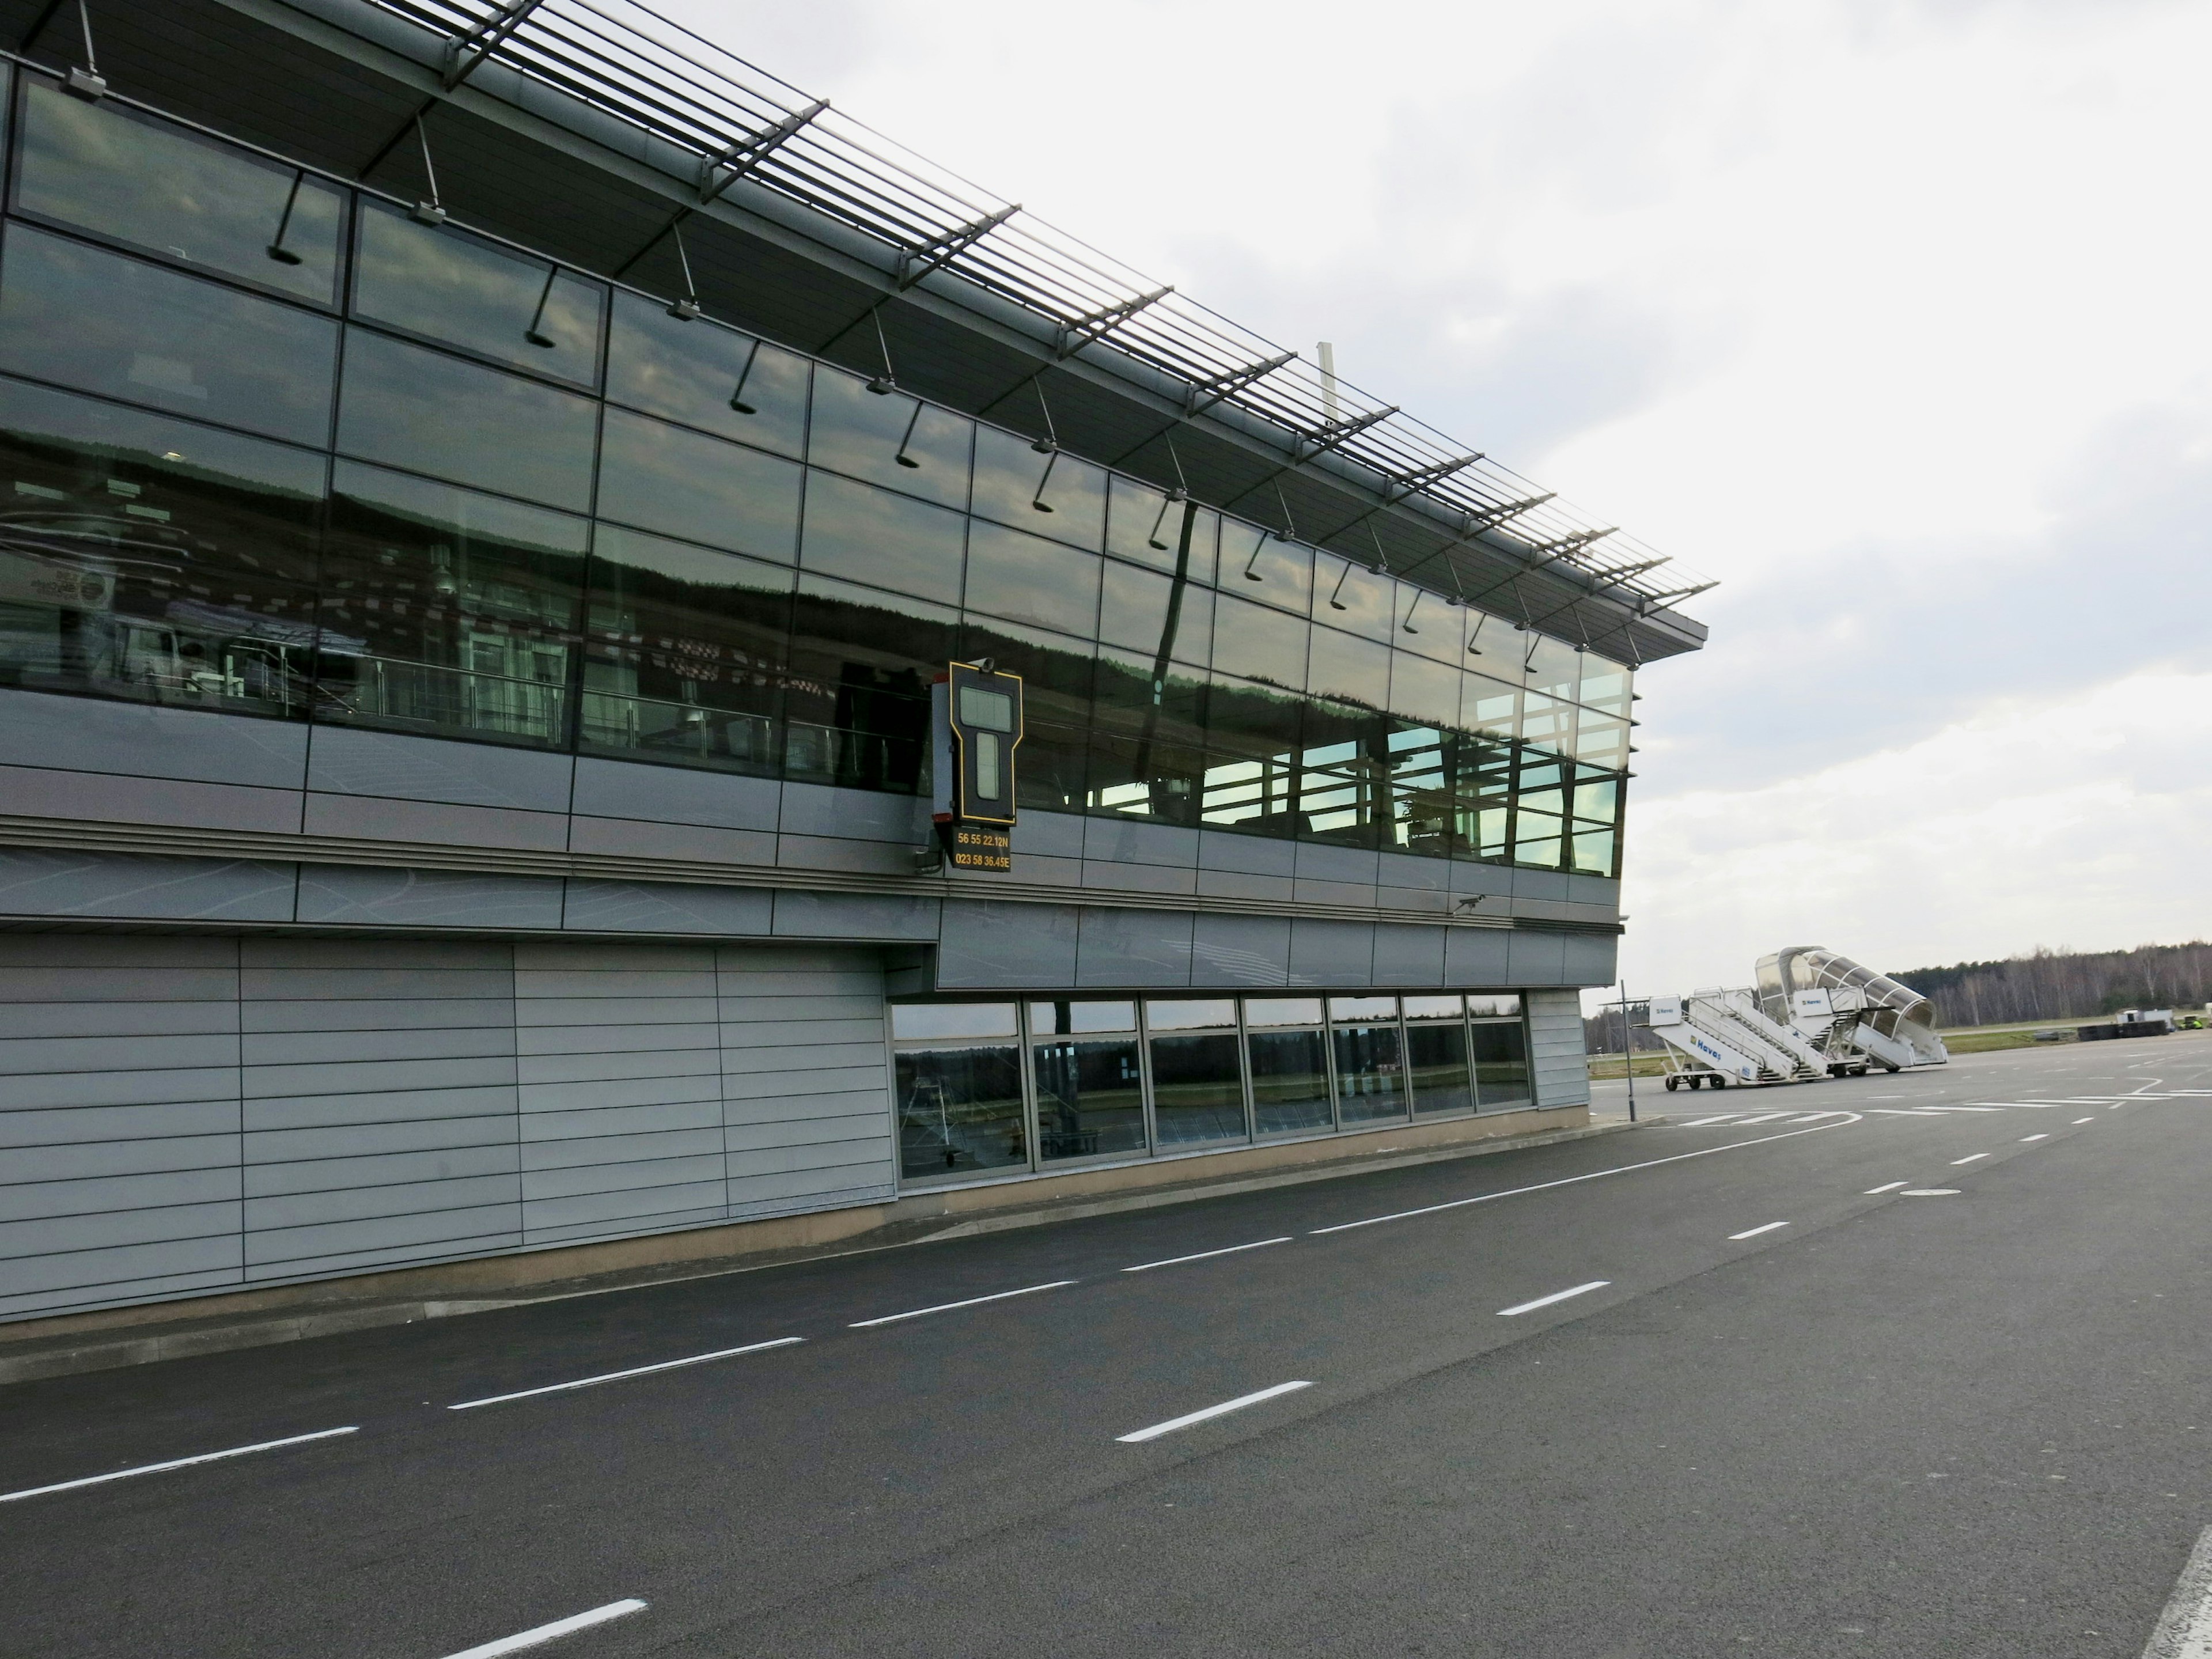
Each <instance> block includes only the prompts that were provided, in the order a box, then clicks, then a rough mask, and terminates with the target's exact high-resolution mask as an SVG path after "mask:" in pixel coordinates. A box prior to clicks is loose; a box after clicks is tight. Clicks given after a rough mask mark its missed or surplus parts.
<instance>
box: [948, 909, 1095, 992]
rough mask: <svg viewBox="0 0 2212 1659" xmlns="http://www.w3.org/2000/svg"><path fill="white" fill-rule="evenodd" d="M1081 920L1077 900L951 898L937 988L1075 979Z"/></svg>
mask: <svg viewBox="0 0 2212 1659" xmlns="http://www.w3.org/2000/svg"><path fill="white" fill-rule="evenodd" d="M1077 921H1078V917H1077V912H1076V909H1075V907H1074V906H1073V905H1059V904H1009V903H1005V902H993V901H992V900H990V899H947V900H945V920H944V923H943V931H942V933H941V936H940V943H939V947H938V952H937V987H938V989H939V990H941V991H953V990H999V989H1001V988H1009V989H1011V988H1017V987H1018V988H1021V989H1031V988H1036V989H1050V988H1054V987H1060V986H1067V985H1073V984H1074V983H1075V953H1076V934H1077Z"/></svg>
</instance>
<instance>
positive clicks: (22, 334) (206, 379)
mask: <svg viewBox="0 0 2212 1659" xmlns="http://www.w3.org/2000/svg"><path fill="white" fill-rule="evenodd" d="M0 367H4V368H9V369H12V370H14V371H15V372H16V373H18V374H35V375H37V376H39V377H40V378H41V379H44V380H59V381H61V382H63V383H64V385H68V386H82V387H83V388H84V389H85V390H87V391H88V392H106V394H108V395H109V396H110V397H115V398H128V399H129V400H130V401H131V402H132V403H140V404H155V406H157V407H160V408H163V409H168V410H174V411H176V412H177V413H179V414H185V415H192V416H200V417H203V418H204V419H207V420H211V421H221V422H225V423H226V424H228V425H231V426H242V427H245V428H247V429H248V430H251V431H254V432H263V433H266V434H268V435H270V437H273V438H289V439H291V440H293V441H295V442H299V443H310V444H314V445H316V446H318V447H320V446H321V445H323V444H325V443H326V442H328V441H329V438H330V424H331V375H332V374H333V372H334V370H335V368H336V367H337V324H336V323H334V322H332V321H331V319H329V318H327V317H320V316H317V315H316V314H315V313H313V312H307V311H301V310H300V309H299V308H298V307H294V306H288V305H280V304H278V303H277V302H276V301H272V300H262V299H256V298H255V297H253V296H252V295H247V294H241V293H240V292H239V291H238V290H237V289H234V288H229V287H226V286H224V285H223V284H222V283H210V282H203V281H201V280H200V279H199V278H197V277H196V276H185V275H184V274H183V273H181V272H179V271H175V270H167V269H166V268H165V267H163V266H161V265H156V264H149V263H147V262H146V261H145V260H143V259H133V258H128V257H126V256H125V255H123V254H120V253H109V252H106V251H104V250H102V249H100V248H94V247H90V246H87V245H86V244H84V243H82V242H73V241H70V240H68V239H67V238H65V237H60V236H53V235H49V234H47V233H46V232H45V231H40V230H33V229H32V228H30V227H29V226H27V225H10V226H9V227H8V238H7V254H6V258H5V261H4V263H0Z"/></svg>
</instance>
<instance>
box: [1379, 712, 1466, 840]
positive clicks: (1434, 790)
mask: <svg viewBox="0 0 2212 1659" xmlns="http://www.w3.org/2000/svg"><path fill="white" fill-rule="evenodd" d="M1391 725H1392V726H1393V727H1394V728H1395V729H1393V730H1392V731H1391V732H1390V733H1389V738H1388V739H1387V744H1388V747H1389V753H1390V807H1391V811H1392V814H1393V822H1392V825H1391V829H1390V831H1389V834H1388V835H1387V836H1385V838H1384V839H1385V844H1386V845H1389V846H1395V847H1396V848H1398V850H1399V851H1401V852H1404V853H1418V854H1423V855H1425V856H1426V857H1431V858H1446V857H1449V855H1450V853H1451V842H1452V836H1453V833H1454V827H1455V815H1456V808H1457V805H1458V803H1457V801H1456V799H1455V797H1454V796H1453V794H1452V792H1451V768H1452V750H1453V749H1454V748H1455V747H1456V745H1457V744H1458V742H1459V739H1458V738H1453V737H1450V736H1448V735H1447V734H1445V733H1443V732H1437V731H1435V730H1433V729H1431V728H1430V727H1428V726H1398V725H1397V723H1396V722H1395V721H1393V722H1391Z"/></svg>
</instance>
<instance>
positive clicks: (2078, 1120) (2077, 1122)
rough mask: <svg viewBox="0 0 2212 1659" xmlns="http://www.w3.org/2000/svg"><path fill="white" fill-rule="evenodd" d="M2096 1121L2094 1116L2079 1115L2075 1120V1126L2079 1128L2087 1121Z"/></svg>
mask: <svg viewBox="0 0 2212 1659" xmlns="http://www.w3.org/2000/svg"><path fill="white" fill-rule="evenodd" d="M2095 1121H2097V1120H2096V1119H2095V1118H2093V1117H2077V1118H2075V1120H2074V1123H2073V1127H2075V1128H2076V1129H2078V1128H2080V1127H2081V1126H2082V1125H2083V1124H2085V1123H2094V1122H2095Z"/></svg>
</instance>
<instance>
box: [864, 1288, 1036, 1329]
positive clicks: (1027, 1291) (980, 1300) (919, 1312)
mask: <svg viewBox="0 0 2212 1659" xmlns="http://www.w3.org/2000/svg"><path fill="white" fill-rule="evenodd" d="M1073 1283H1075V1281H1074V1280H1073V1279H1054V1280H1053V1281H1052V1283H1051V1284H1049V1285H1024V1286H1023V1287H1022V1288H1021V1289H1020V1290H1018V1291H1000V1292H999V1293H998V1294H997V1295H995V1296H971V1297H969V1298H968V1299H967V1300H966V1301H965V1302H940V1303H939V1304H937V1305H936V1306H935V1307H933V1308H909V1309H908V1310H907V1311H906V1312H904V1313H895V1314H885V1315H884V1316H883V1317H882V1318H881V1319H856V1320H854V1322H853V1323H852V1326H851V1328H852V1329H854V1330H856V1331H865V1330H866V1329H867V1328H868V1327H870V1326H871V1325H896V1324H897V1323H898V1322H899V1321H900V1320H902V1319H919V1318H921V1316H923V1315H924V1314H933V1313H951V1311H952V1310H954V1309H955V1308H976V1307H981V1305H982V1304H984V1303H986V1302H1004V1301H1005V1300H1006V1298H1007V1297H1010V1296H1035V1295H1036V1293H1037V1292H1038V1291H1057V1290H1062V1289H1065V1288H1066V1286H1068V1285H1073Z"/></svg>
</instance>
